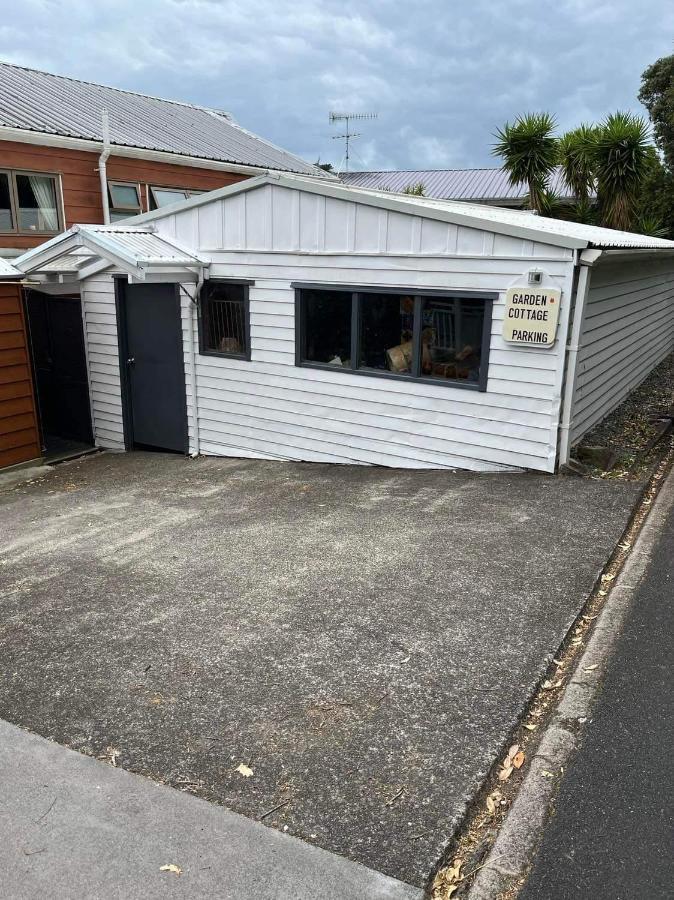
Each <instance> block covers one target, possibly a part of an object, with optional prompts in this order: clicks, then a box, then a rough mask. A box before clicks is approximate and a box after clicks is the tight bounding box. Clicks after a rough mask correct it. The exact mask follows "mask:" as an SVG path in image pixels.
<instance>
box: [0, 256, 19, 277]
mask: <svg viewBox="0 0 674 900" xmlns="http://www.w3.org/2000/svg"><path fill="white" fill-rule="evenodd" d="M21 278H23V272H21V271H19V269H17V268H16V266H14V265H13V264H12V263H10V262H9V260H7V259H3V257H2V256H0V281H19V280H20V279H21Z"/></svg>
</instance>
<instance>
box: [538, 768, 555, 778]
mask: <svg viewBox="0 0 674 900" xmlns="http://www.w3.org/2000/svg"><path fill="white" fill-rule="evenodd" d="M541 775H542V776H543V778H554V777H555V775H554V772H548V770H547V769H541Z"/></svg>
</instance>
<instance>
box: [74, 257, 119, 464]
mask: <svg viewBox="0 0 674 900" xmlns="http://www.w3.org/2000/svg"><path fill="white" fill-rule="evenodd" d="M81 296H82V314H83V317H84V333H85V344H86V350H87V365H88V367H89V394H90V401H91V415H92V420H93V429H94V442H95V444H96V446H97V447H106V448H109V449H113V450H123V449H124V426H123V423H122V394H121V386H120V377H119V349H118V343H117V315H116V311H115V284H114V280H113V278H112V274H111V272H110V270H107V271H105V272H101V273H100V274H98V275H96V276H95V277H93V278H88V279H87V280H86V281H83V282H82V285H81Z"/></svg>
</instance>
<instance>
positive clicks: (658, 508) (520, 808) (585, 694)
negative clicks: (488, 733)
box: [467, 469, 674, 900]
mask: <svg viewBox="0 0 674 900" xmlns="http://www.w3.org/2000/svg"><path fill="white" fill-rule="evenodd" d="M673 507H674V469H672V470H670V472H669V474H668V475H667V477H666V479H665V481H664V483H663V485H662V487H661V489H660V491H659V493H658V496H657V498H656V500H655V502H654V503H653V506H652V508H651V511H650V513H649V515H648V517H647V519H646V521H645V522H644V525H643V527H642V529H641V531H640V533H639V536H638V538H637V539H636V541H635V543H634V547H633V548H632V552H631V553H630V555H629V557H628V559H627V561H626V563H625V566H624V568H623V569H622V571H621V573H620V574H619V576H618V578H617V579H616V582H615V584H614V586H613V588H612V590H611V591H610V593H609V596H608V597H607V599H606V602H605V604H604V607H603V609H602V612H601V613H600V615H599V618H598V620H597V622H596V623H595V627H594V630H593V632H592V637H591V638H590V640H589V641H588V644H587V647H586V649H585V651H584V653H583V654H582V656H581V657H580V659H579V661H578V664H577V666H576V669H575V672H574V674H573V677H572V678H571V680H570V681H569V683H568V685H567V687H566V689H565V691H564V693H563V695H562V697H561V700H560V702H559V705H558V707H557V710H556V712H555V715H554V717H553V719H552V721H551V723H550V725H549V726H548V728H547V729H546V732H545V734H544V735H543V738H542V740H541V743H540V745H539V747H538V750H537V752H536V754H535V755H534V756H533V757H532V759H531V762H530V766H529V771H528V774H527V776H526V778H525V779H524V781H523V782H522V786H521V788H520V790H519V792H518V794H517V798H516V800H515V802H514V803H513V805H512V808H511V810H510V812H509V814H508V816H507V818H506V820H505V822H504V823H503V826H502V828H501V830H500V831H499V834H498V836H497V838H496V840H495V842H494V844H493V846H492V848H491V850H490V852H489V854H488V856H487V858H486V861H485V863H484V864H483V867H482V868H481V869H480V871H479V872H478V874H477V876H476V878H475V880H474V882H473V884H472V886H471V888H470V890H469V891H468V894H467V898H468V900H497V898H499V897H500V896H501V895H502V894H503V893H504V892H509V891H511V890H513V888H515V887H516V886H517V883H518V882H519V881H521V880H522V879H523V878H524V877H525V875H526V873H527V870H528V869H529V867H530V866H531V864H532V862H533V860H534V857H535V853H536V850H537V847H538V845H539V843H540V840H541V837H542V834H543V830H544V828H545V824H546V822H547V820H548V817H549V814H550V809H551V805H552V801H553V799H554V797H555V796H556V794H557V790H558V787H559V783H560V781H561V778H562V777H563V770H564V769H565V767H566V765H567V763H568V761H569V759H570V757H571V755H572V753H573V752H574V750H575V749H576V747H577V746H578V744H579V742H580V738H581V735H580V734H579V731H580V726H582V721H581V722H579V720H584V719H585V718H587V717H589V715H590V713H591V710H592V706H593V704H594V702H595V700H596V698H597V696H598V694H599V691H600V686H601V682H602V678H603V675H604V672H605V670H606V667H607V665H608V663H609V661H610V659H611V656H612V652H613V648H614V646H615V643H616V641H617V638H618V636H619V634H620V631H621V629H622V626H623V623H624V620H625V616H626V614H627V611H628V609H629V607H630V605H631V602H632V599H633V597H634V593H635V590H636V588H637V586H638V584H639V583H640V581H641V579H642V578H643V576H644V573H645V571H646V568H647V566H648V563H649V561H650V559H651V555H652V552H653V549H654V547H655V544H656V542H657V540H658V537H659V535H660V532H661V529H662V525H663V523H664V521H665V519H666V517H667V515H668V513H669V511H670V510H671V509H672V508H673ZM588 669H589V670H590V671H587V670H588Z"/></svg>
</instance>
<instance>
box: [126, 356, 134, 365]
mask: <svg viewBox="0 0 674 900" xmlns="http://www.w3.org/2000/svg"><path fill="white" fill-rule="evenodd" d="M135 361H136V357H135V356H130V357H129V358H128V359H127V361H126V364H127V366H132V365H133V364H134V363H135Z"/></svg>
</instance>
